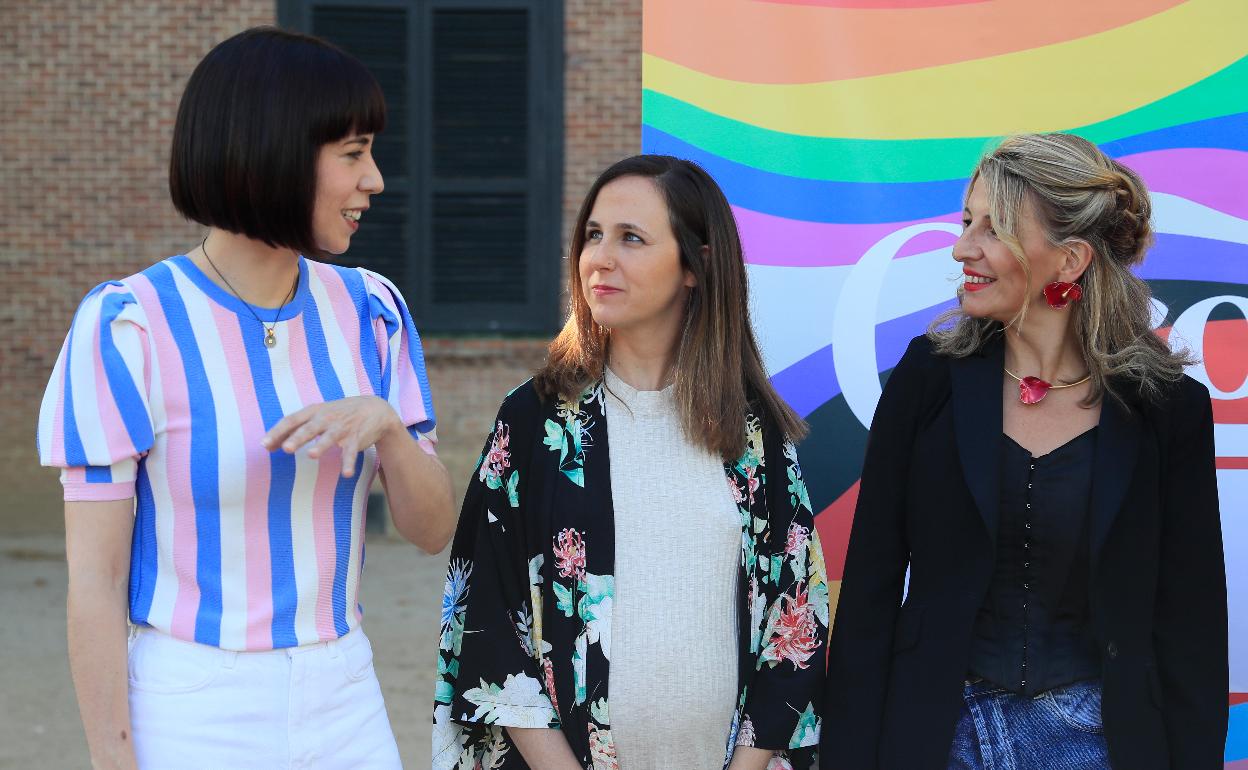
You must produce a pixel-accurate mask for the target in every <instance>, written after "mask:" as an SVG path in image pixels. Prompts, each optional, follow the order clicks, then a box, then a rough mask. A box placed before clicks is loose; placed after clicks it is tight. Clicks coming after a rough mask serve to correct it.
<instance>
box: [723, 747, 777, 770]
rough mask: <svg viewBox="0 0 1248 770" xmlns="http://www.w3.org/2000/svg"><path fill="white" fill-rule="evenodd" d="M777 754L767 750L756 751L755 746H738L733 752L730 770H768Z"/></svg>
mask: <svg viewBox="0 0 1248 770" xmlns="http://www.w3.org/2000/svg"><path fill="white" fill-rule="evenodd" d="M775 755H776V752H774V751H769V750H767V749H756V748H754V747H753V746H738V747H737V749H736V751H734V752H732V764H730V765H728V770H766V767H767V765H769V764H771V758H772V757H774V756H775Z"/></svg>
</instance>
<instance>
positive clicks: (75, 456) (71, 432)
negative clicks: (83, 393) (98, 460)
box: [61, 281, 123, 468]
mask: <svg viewBox="0 0 1248 770" xmlns="http://www.w3.org/2000/svg"><path fill="white" fill-rule="evenodd" d="M122 285H123V284H122V283H121V282H119V281H105V282H104V283H102V284H100V285H99V286H96V287H95V288H94V289H92V290H91V291H89V292H87V296H85V297H83V298H82V302H79V303H78V309H77V310H76V311H74V320H73V322H71V323H70V326H69V335H68V337H67V338H66V341H65V394H64V396H63V402H62V405H61V425H62V426H63V429H64V431H65V435H64V439H65V464H66V465H67V466H69V467H70V468H80V467H82V466H85V465H88V464H89V463H88V461H87V450H86V449H85V448H84V447H83V446H82V436H81V435H79V433H78V418H77V416H76V415H75V414H74V377H73V374H74V371H73V365H72V364H73V360H74V355H75V354H74V333H75V332H76V331H77V327H78V319H79V317H80V316H81V315H82V309H83V307H85V306H86V304H87V303H88V302H89V301H90V300H91V298H92V297H94V296H95V295H96V294H99V293H100V292H101V291H104V289H105V288H107V287H109V286H122ZM88 395H89V394H88Z"/></svg>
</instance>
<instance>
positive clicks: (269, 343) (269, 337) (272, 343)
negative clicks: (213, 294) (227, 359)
mask: <svg viewBox="0 0 1248 770" xmlns="http://www.w3.org/2000/svg"><path fill="white" fill-rule="evenodd" d="M199 250H200V251H202V252H204V259H206V260H208V264H210V265H212V269H213V270H215V271H216V273H217V277H218V278H220V279H221V280H222V282H224V283H225V285H226V286H227V287H229V289H230V291H231V292H232V293H233V294H234V296H235V297H238V301H239V302H241V303H243V305H244V306H245V307H246V308H247V310H248V312H250V313H251V315H252V316H253V317H254V318H255V319H256V323H258V324H260V328H261V329H264V346H265V347H266V348H272V347H276V346H277V334H276V333H274V331H273V330H274V329H275V328H277V320H278V319H279V318H281V317H282V311H283V310H285V309H286V304H287V303H288V302H290V300H291V299H292V298H293V297H294V296H295V291H296V288H297V287H298V286H299V274H298V273H295V282H294V283H293V284H291V286H290V291H288V292H286V296H285V298H283V299H282V304H281V306H280V307H278V309H277V312H276V313H274V314H273V323H271V324H269V325H268V326H265V324H264V321H262V320H260V314H259V313H257V312H256V309H255V308H253V307H252V306H251V303H249V302H248V301H247V300H245V299H243V295H241V294H239V293H238V289H235V288H234V285H233V284H231V283H230V281H229V279H228V278H226V277H225V275H224V274H223V273H222V272H221V268H219V267H217V263H216V262H213V261H212V257H210V256H208V236H206V235H205V236H204V240H203V242H202V243H200V244H199Z"/></svg>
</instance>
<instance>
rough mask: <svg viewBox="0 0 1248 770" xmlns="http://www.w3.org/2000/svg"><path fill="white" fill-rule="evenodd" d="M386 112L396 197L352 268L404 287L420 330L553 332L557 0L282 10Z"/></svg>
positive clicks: (344, 3) (384, 164) (431, 0)
mask: <svg viewBox="0 0 1248 770" xmlns="http://www.w3.org/2000/svg"><path fill="white" fill-rule="evenodd" d="M278 10H279V20H280V21H281V23H283V24H285V25H287V26H291V27H293V28H296V29H306V30H309V31H311V32H312V33H313V34H315V35H318V36H321V37H324V38H325V39H327V40H330V41H332V42H334V43H335V44H337V45H340V46H342V47H343V48H344V49H346V50H348V51H350V52H351V53H352V54H354V55H355V56H357V57H359V58H360V59H361V61H363V62H364V63H365V65H367V66H368V67H369V68H370V69H371V70H372V71H373V73H374V74H375V75H376V76H377V79H378V81H379V82H380V83H381V86H382V90H383V91H384V92H385V95H386V102H387V107H388V110H389V118H388V125H387V127H386V131H385V132H384V133H383V134H382V135H381V136H380V137H378V140H377V147H376V156H377V161H378V165H379V166H380V167H381V169H382V172H383V174H384V175H385V178H386V190H385V192H384V193H383V194H381V195H379V196H375V197H374V198H373V208H372V209H371V210H370V211H369V212H368V214H367V215H366V221H365V223H364V227H362V228H361V229H360V232H359V234H357V235H356V237H355V238H354V239H353V242H352V246H351V250H350V251H349V252H348V253H347V254H346V255H344V257H343V258H342V259H343V261H344V262H346V263H349V264H360V265H364V266H366V267H369V268H372V269H376V270H378V271H379V272H382V273H384V274H385V275H387V276H389V277H390V278H391V279H392V280H394V281H395V282H396V283H397V284H398V285H399V286H400V287H401V288H402V289H403V291H404V294H405V295H406V296H407V298H408V302H409V304H410V305H411V306H412V311H413V314H414V315H415V316H416V320H417V322H418V323H419V324H420V326H421V329H422V331H432V332H439V331H440V332H467V333H472V332H478V333H479V332H504V333H508V332H510V333H538V334H544V333H547V332H549V331H551V330H552V329H554V328H555V326H556V324H557V319H558V306H557V305H558V299H557V298H558V291H559V282H560V277H561V276H560V264H561V263H560V259H559V257H560V253H559V252H560V245H559V244H560V236H561V232H560V230H561V228H562V208H561V206H562V176H563V163H562V136H563V109H562V100H563V95H562V80H563V77H562V75H563V71H562V67H563V57H562V49H563V45H562V34H563V33H562V29H563V9H562V2H557V1H551V0H480V1H477V0H472V1H471V2H469V1H468V0H409V1H407V2H404V1H402V0H368V1H367V2H353V1H352V0H339V1H338V2H332V3H329V2H327V3H322V2H316V1H315V0H313V1H312V2H307V0H279V7H278Z"/></svg>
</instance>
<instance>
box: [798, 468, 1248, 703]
mask: <svg viewBox="0 0 1248 770" xmlns="http://www.w3.org/2000/svg"><path fill="white" fill-rule="evenodd" d="M1214 467H1215V468H1217V469H1218V470H1223V471H1248V457H1219V458H1217V459H1216V460H1214ZM819 536H820V537H823V534H822V533H820V535H819ZM1246 699H1248V698H1246Z"/></svg>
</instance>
